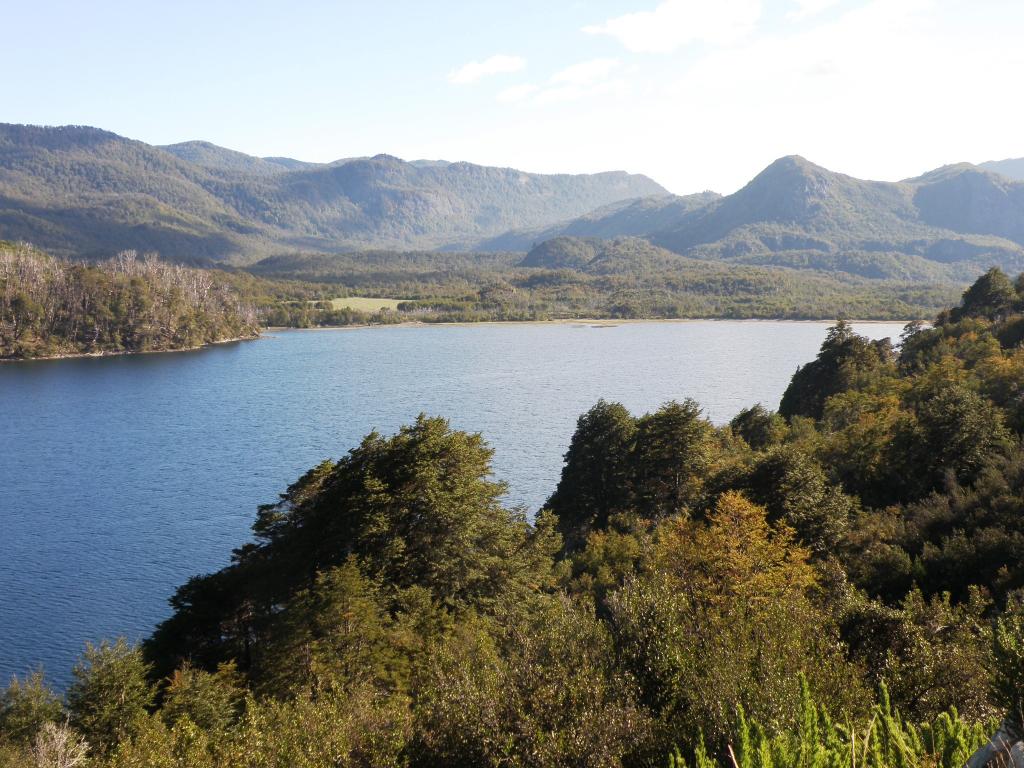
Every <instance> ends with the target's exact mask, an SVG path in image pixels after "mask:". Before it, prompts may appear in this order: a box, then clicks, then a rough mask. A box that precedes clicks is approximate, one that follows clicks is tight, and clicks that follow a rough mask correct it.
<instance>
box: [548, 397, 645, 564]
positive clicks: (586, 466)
mask: <svg viewBox="0 0 1024 768" xmlns="http://www.w3.org/2000/svg"><path fill="white" fill-rule="evenodd" d="M635 437H636V419H634V418H633V416H632V415H630V413H629V411H627V410H626V408H625V406H623V405H622V404H621V403H609V402H606V401H604V400H599V401H598V402H597V404H596V405H595V406H594V407H593V408H591V409H590V410H589V411H587V412H586V413H585V414H583V415H582V416H580V418H579V421H577V423H576V432H575V433H574V434H573V436H572V442H571V443H570V444H569V450H568V451H567V452H566V454H565V466H564V467H563V468H562V478H561V480H560V481H559V483H558V488H556V489H555V492H554V493H553V494H552V496H551V498H550V499H549V500H548V503H547V505H546V506H547V508H548V509H551V510H552V511H553V512H554V513H555V515H556V516H557V518H558V530H559V532H560V533H561V534H562V539H563V542H564V547H565V549H566V550H567V551H574V550H576V549H579V548H580V547H581V546H582V545H583V542H584V541H585V540H586V537H587V534H588V533H589V532H590V531H593V530H602V529H604V528H606V527H607V525H608V520H609V518H610V517H611V516H612V515H614V514H615V513H617V512H623V511H625V510H627V509H629V508H630V506H631V505H632V503H633V482H632V472H633V467H632V450H633V442H634V440H635Z"/></svg>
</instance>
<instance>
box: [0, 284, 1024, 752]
mask: <svg viewBox="0 0 1024 768" xmlns="http://www.w3.org/2000/svg"><path fill="white" fill-rule="evenodd" d="M1022 339H1024V279H1020V278H1019V279H1018V280H1017V282H1016V283H1014V282H1013V281H1011V280H1010V279H1009V278H1008V277H1007V276H1006V275H1005V274H1004V273H1002V272H1000V271H998V270H996V269H993V270H990V271H988V272H986V274H985V275H983V276H982V277H981V278H980V279H979V280H978V281H977V282H976V283H975V284H974V285H973V286H971V287H970V288H969V289H968V290H967V291H966V292H965V293H964V294H963V296H962V298H961V300H960V302H959V304H958V305H957V306H955V307H952V308H949V309H947V310H945V311H943V312H941V313H940V314H939V316H938V317H937V318H935V323H934V325H933V326H932V327H930V328H924V327H923V326H921V325H911V326H908V327H907V328H906V330H905V332H904V334H903V335H902V337H901V338H900V340H899V343H898V344H895V345H894V344H893V343H892V341H891V340H889V339H884V340H879V341H870V340H868V339H865V338H862V337H859V336H857V335H856V334H855V333H853V331H852V329H851V328H850V326H849V325H847V324H845V323H838V324H837V325H835V326H834V327H833V328H832V329H831V330H830V331H829V333H828V336H827V338H826V339H825V341H824V343H823V344H822V346H821V349H820V352H819V354H818V356H817V358H816V359H814V360H812V361H809V362H808V363H807V364H806V365H805V366H803V367H802V368H800V369H799V370H798V371H797V373H796V374H795V375H794V376H793V378H792V381H791V383H790V386H789V387H788V389H787V390H786V392H785V395H784V396H783V398H782V402H781V404H780V406H779V411H778V412H773V411H771V410H769V409H767V408H765V407H764V406H762V405H753V406H751V407H750V408H747V409H745V410H743V411H741V412H740V413H738V414H737V415H736V417H735V418H734V419H733V420H732V421H731V422H730V423H728V424H721V425H715V424H712V423H711V422H710V421H709V420H708V419H707V418H706V417H705V416H704V414H703V413H702V411H701V408H700V406H699V405H698V404H697V403H696V402H694V401H693V400H689V399H685V400H682V401H677V402H669V403H665V404H664V405H662V406H661V407H659V408H658V409H657V410H655V411H653V412H650V413H645V414H634V413H631V412H630V411H629V410H627V408H626V407H624V406H623V405H622V404H620V403H615V402H607V401H604V400H600V401H598V402H597V403H596V404H595V405H594V406H593V407H592V408H591V409H590V410H589V411H587V412H586V413H584V414H582V415H581V416H580V417H579V420H578V421H577V426H576V430H575V433H574V434H573V435H572V438H571V441H570V443H569V447H568V450H567V452H566V454H565V457H564V464H563V467H562V473H561V478H560V480H559V482H558V483H557V485H556V487H555V488H553V489H552V490H553V493H552V495H551V496H550V498H549V500H548V501H547V503H546V504H545V506H544V508H543V509H541V510H539V511H538V512H537V514H536V515H535V516H534V517H533V519H532V520H530V519H528V518H527V516H526V514H525V512H524V510H522V509H518V508H516V509H512V508H509V507H507V506H505V505H504V504H503V501H502V496H503V494H504V492H505V490H506V488H505V486H504V485H503V484H502V483H501V482H499V481H497V480H495V478H494V477H493V476H492V474H491V458H492V451H491V449H490V448H489V447H488V446H487V445H486V443H485V442H484V440H483V438H482V437H481V435H479V434H474V433H467V432H463V431H459V430H456V429H453V428H452V426H451V425H450V424H449V423H448V422H447V421H446V420H445V419H443V418H440V417H428V416H425V415H420V416H419V417H418V418H415V419H414V421H413V422H412V423H411V424H410V425H409V426H406V427H403V428H402V429H400V430H399V431H398V432H397V433H395V434H392V435H382V434H380V433H378V432H372V433H371V434H369V435H367V436H366V437H365V438H364V439H363V440H362V441H361V442H360V443H359V444H358V445H356V446H354V447H352V448H351V449H350V450H349V451H348V452H347V453H345V454H344V455H342V456H341V458H339V459H336V460H335V459H327V460H324V461H322V462H321V463H319V464H317V465H316V466H314V467H311V468H310V469H309V470H308V471H307V472H305V473H304V474H303V475H301V477H298V478H297V479H296V481H295V482H294V483H292V484H291V485H290V486H288V487H287V488H286V489H284V490H283V492H282V493H281V495H280V496H279V497H278V498H277V499H274V500H270V501H269V503H267V504H265V505H263V506H261V507H260V508H259V509H258V510H257V511H256V514H255V520H254V523H253V526H252V533H253V536H252V539H251V540H250V541H248V542H246V543H243V544H242V545H241V546H240V547H239V548H238V549H236V550H234V552H233V553H232V556H231V559H230V563H229V564H228V565H226V566H225V567H223V568H222V569H220V570H219V571H216V572H214V573H209V574H204V575H197V576H195V577H194V578H192V579H190V580H188V581H187V582H186V583H185V584H183V585H182V586H181V587H180V588H179V589H178V590H177V592H176V594H175V595H174V597H173V598H172V599H171V601H170V602H171V609H172V612H171V614H170V616H169V618H168V619H167V620H166V621H164V622H163V623H161V624H160V625H159V626H158V627H157V628H156V630H155V632H154V633H153V635H152V636H151V637H150V638H149V639H148V640H147V641H146V642H145V643H144V644H143V645H142V646H141V647H132V646H130V645H129V644H128V643H127V642H126V641H124V640H120V641H116V642H103V643H101V644H99V645H97V646H88V647H87V648H86V650H85V652H84V654H83V656H82V659H81V662H80V663H79V664H78V665H77V666H76V667H75V669H74V681H73V683H72V684H71V686H70V687H69V689H68V690H67V692H66V694H65V696H63V697H58V696H57V695H56V694H55V693H53V692H52V691H51V690H50V689H49V688H48V687H47V686H46V684H45V679H44V677H43V674H42V672H35V673H29V674H27V675H26V676H25V677H23V678H15V679H14V680H13V681H12V682H11V683H10V685H9V686H8V687H7V688H6V689H5V690H4V691H2V692H0V764H2V765H4V766H11V768H39V766H57V765H60V766H74V765H88V766H93V767H95V768H143V767H145V768H281V767H283V766H305V767H306V768H339V767H340V768H380V767H381V766H389V767H391V768H428V767H430V768H433V767H434V766H457V767H459V768H567V767H569V766H572V767H573V768H575V767H577V766H582V767H584V768H656V767H657V766H665V765H666V764H667V765H668V766H669V767H670V768H683V767H684V766H695V767H696V768H719V767H725V766H730V768H815V767H818V768H821V767H822V766H831V768H963V766H964V765H968V764H969V765H970V766H971V768H991V766H1008V765H1013V763H1011V762H1010V758H1011V757H1013V756H1016V755H1020V754H1021V753H1022V751H1024V742H1022V733H1024V447H1022V443H1021V437H1022V434H1024V399H1022V392H1024V389H1022V387H1024V375H1022V371H1024V346H1022V343H1021V342H1022ZM200 504H201V502H200ZM206 511H207V512H208V513H211V514H212V513H215V512H216V510H206ZM997 728H998V732H997V731H996V729H997ZM993 733H996V735H995V736H993V738H992V740H991V742H990V741H989V737H990V736H992V734H993ZM986 744H987V745H988V746H987V747H986ZM979 748H984V749H986V750H987V751H986V752H983V753H982V754H981V756H980V757H978V759H976V760H974V761H972V762H970V763H968V759H969V758H970V757H971V755H972V753H974V752H975V750H978V749H979ZM1011 750H1013V753H1012V754H1011ZM40 756H42V757H40ZM58 758H60V760H58ZM989 758H992V759H993V760H994V761H993V762H991V763H990V762H989ZM86 760H88V762H85V761H86Z"/></svg>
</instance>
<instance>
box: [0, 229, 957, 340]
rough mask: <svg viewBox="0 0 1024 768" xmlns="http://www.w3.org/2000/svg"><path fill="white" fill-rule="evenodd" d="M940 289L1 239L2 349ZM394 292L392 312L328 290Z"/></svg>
mask: <svg viewBox="0 0 1024 768" xmlns="http://www.w3.org/2000/svg"><path fill="white" fill-rule="evenodd" d="M956 293H957V288H956V287H955V286H953V285H951V284H948V283H911V282H900V281H894V280H868V279H867V278H860V277H855V276H850V275H846V276H843V275H830V274H826V273H818V272H811V271H798V270H792V269H785V268H774V267H750V266H736V265H721V264H713V263H710V262H705V261H700V260H696V259H688V258H685V257H683V256H679V255H678V254H675V253H671V252H669V251H666V250H664V249H662V248H658V247H657V246H654V245H651V244H650V243H648V242H647V241H645V240H642V239H639V238H619V239H617V240H597V239H580V238H568V237H561V238H555V239H553V240H549V241H546V242H544V243H541V244H540V245H538V246H537V247H535V248H534V249H533V250H531V251H530V252H529V253H528V254H526V256H525V257H524V256H523V255H522V254H515V253H498V254H475V253H474V254H465V253H432V252H394V251H368V252H361V253H353V254H340V255H334V256H322V255H291V256H276V257H272V258H268V259H265V260H264V261H261V262H259V263H258V264H256V265H255V266H253V267H251V268H249V269H247V270H242V269H237V268H228V269H222V270H220V269H218V270H213V269H196V268H188V267H184V266H180V265H176V264H172V263H169V262H164V261H161V260H158V259H157V258H155V257H153V256H146V257H144V258H138V257H136V256H134V255H132V254H131V253H130V252H126V254H122V255H121V256H118V257H117V258H115V259H112V260H109V261H106V262H102V263H99V264H93V265H90V264H86V263H82V262H72V261H65V260H60V259H54V258H52V257H50V256H48V255H46V254H44V253H42V252H41V251H38V250H36V249H34V248H32V247H29V246H26V245H15V244H10V243H7V244H5V243H0V357H7V358H28V357H45V356H55V355H67V354H101V353H112V352H143V351H157V350H171V349H187V348H191V347H197V346H201V345H203V344H208V343H211V342H216V341H220V340H223V339H230V338H250V337H254V336H255V335H256V334H257V333H258V331H259V328H260V327H267V326H270V327H292V328H312V327H328V326H347V325H365V324H390V323H400V322H426V323H437V322H476V321H516V320H518V321H537V320H562V319H569V320H571V319H591V318H604V319H676V318H742V319H747V318H760V319H768V318H782V319H831V318H834V317H836V316H837V315H838V316H840V317H855V318H859V319H867V320H876V319H877V320H891V319H907V318H926V317H932V316H934V315H935V314H936V313H937V312H938V311H940V309H941V308H942V307H944V306H947V305H948V304H949V303H950V302H951V301H952V300H953V299H954V298H955V296H956ZM349 296H372V297H380V298H389V299H398V300H399V303H398V305H397V309H396V310H383V311H376V312H367V311H361V310H358V309H351V308H347V307H338V306H336V305H335V304H333V303H332V300H333V299H343V298H345V297H349Z"/></svg>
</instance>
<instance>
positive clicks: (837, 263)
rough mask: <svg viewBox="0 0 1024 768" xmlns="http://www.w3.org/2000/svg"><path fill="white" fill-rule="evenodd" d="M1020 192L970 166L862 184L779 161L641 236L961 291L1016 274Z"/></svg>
mask: <svg viewBox="0 0 1024 768" xmlns="http://www.w3.org/2000/svg"><path fill="white" fill-rule="evenodd" d="M1022 200H1024V185H1022V184H1017V183H1015V182H1011V181H1008V180H1006V179H1003V178H1001V177H999V176H996V175H994V174H991V173H986V172H984V171H980V170H978V169H976V168H974V167H973V166H951V167H949V168H944V169H940V170H938V171H933V172H932V173H929V174H926V175H924V176H921V177H919V178H917V179H911V180H908V181H905V182H899V183H890V182H876V181H862V180H860V179H855V178H852V177H850V176H845V175H843V174H839V173H834V172H832V171H829V170H827V169H825V168H822V167H820V166H817V165H814V164H813V163H810V162H808V161H807V160H805V159H803V158H801V157H784V158H781V159H779V160H777V161H775V162H774V163H772V164H771V165H770V166H768V167H767V168H766V169H765V170H764V171H762V172H761V173H760V174H758V175H757V176H756V177H755V178H754V179H753V180H752V181H751V182H750V183H749V184H747V185H746V186H745V187H743V189H741V190H739V191H738V192H736V193H735V194H732V195H729V196H728V197H724V198H722V199H721V200H718V201H716V202H713V203H711V204H710V205H708V206H706V207H705V208H703V209H701V210H700V211H698V212H696V213H695V214H691V215H689V216H686V217H682V218H681V219H680V220H679V222H678V223H676V224H675V225H673V226H670V227H667V228H665V229H662V230H660V231H656V232H652V233H649V237H650V239H651V240H652V242H654V243H656V244H658V245H661V246H663V247H665V248H668V249H670V250H673V251H676V252H677V253H682V254H686V255H689V256H693V257H696V258H703V259H713V260H722V261H729V262H736V263H745V264H761V265H777V266H789V267H798V268H816V269H825V270H829V271H842V272H850V273H853V274H859V275H862V276H865V277H871V278H898V279H906V280H928V279H930V280H943V279H945V280H952V281H966V280H968V279H971V278H973V277H974V276H976V275H977V274H978V273H980V272H981V271H983V270H984V269H985V268H986V267H988V266H990V265H992V264H998V265H1000V266H1002V267H1004V268H1007V269H1013V270H1019V269H1020V268H1021V267H1022V266H1024V247H1022V244H1024V227H1022V224H1024V215H1022V214H1024V204H1022V202H1021V201H1022Z"/></svg>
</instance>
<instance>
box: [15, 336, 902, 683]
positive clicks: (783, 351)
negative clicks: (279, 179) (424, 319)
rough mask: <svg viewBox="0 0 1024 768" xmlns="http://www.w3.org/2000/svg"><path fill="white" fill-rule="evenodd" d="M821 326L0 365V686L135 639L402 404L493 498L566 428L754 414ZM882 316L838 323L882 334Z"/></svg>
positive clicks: (544, 456) (552, 454) (432, 339)
mask: <svg viewBox="0 0 1024 768" xmlns="http://www.w3.org/2000/svg"><path fill="white" fill-rule="evenodd" d="M827 327H828V326H827V324H825V323H788V322H728V321H695V322H685V323H628V324H623V325H619V326H614V327H593V326H591V325H588V324H579V325H576V324H533V325H531V324H523V325H520V324H504V325H468V326H436V327H390V328H389V327H384V328H367V329H358V330H341V331H286V332H275V333H273V334H271V335H269V336H267V337H265V338H263V339H261V340H259V341H253V342H243V343H237V344H230V345H223V346H218V347H213V348H210V349H206V350H202V351H199V352H188V353H175V354H156V355H138V356H130V357H108V358H89V359H75V360H56V361H36V362H27V363H9V364H3V365H0V678H2V679H6V678H8V677H9V676H10V675H11V674H13V673H15V672H17V673H22V672H24V671H25V670H26V669H28V668H29V667H30V666H32V665H34V664H36V663H43V664H44V665H45V667H46V669H47V671H48V673H49V675H50V677H51V678H52V679H53V680H55V681H57V683H58V684H61V683H64V682H66V681H67V679H68V673H69V670H70V667H71V665H72V664H73V662H74V659H75V658H76V656H77V655H78V654H79V652H80V651H81V648H82V645H83V644H84V642H85V641H86V640H97V639H99V638H102V637H114V636H117V635H125V636H127V637H128V638H130V639H133V640H134V639H139V638H141V637H144V636H145V635H147V634H148V633H149V632H150V631H151V629H152V627H153V625H154V624H155V623H156V622H157V621H159V620H160V619H162V618H164V617H165V616H166V615H167V613H168V608H167V603H166V600H167V598H168V597H169V596H170V595H171V594H172V592H173V590H174V588H175V587H176V586H177V585H179V584H180V583H182V582H183V581H184V580H185V579H187V578H188V577H189V576H190V575H192V574H194V573H201V572H209V571H211V570H215V569H217V568H219V567H221V566H223V565H224V564H225V563H226V562H227V561H228V558H229V556H230V552H231V549H232V548H233V547H236V546H238V545H239V544H241V543H243V542H244V541H245V540H246V538H247V537H248V533H249V530H248V529H249V525H250V523H251V522H252V519H253V517H254V514H255V510H256V506H257V505H258V504H261V503H265V502H268V501H273V500H274V499H275V498H276V494H277V493H278V492H279V491H281V490H283V489H284V487H285V486H286V485H288V484H289V483H290V482H292V481H293V480H295V479H296V478H297V477H298V476H299V475H300V474H301V473H302V472H303V471H305V470H306V469H308V468H309V467H311V466H312V465H314V464H315V463H317V462H319V461H321V460H322V459H324V458H328V457H331V458H338V457H340V456H342V455H343V454H344V453H345V452H346V451H347V450H349V449H350V448H352V447H353V446H354V445H356V444H357V443H358V441H359V440H360V438H361V437H362V436H363V435H365V434H366V433H367V432H369V431H370V430H371V429H378V430H380V431H382V432H384V433H390V432H393V431H394V430H396V429H397V428H398V427H399V426H401V425H402V424H407V423H409V422H410V421H411V420H412V419H414V418H415V417H416V415H417V414H418V413H420V412H421V411H422V412H426V413H428V414H440V415H443V416H446V417H448V418H449V419H451V421H452V423H453V424H454V425H455V426H456V427H459V428H462V429H469V430H474V431H479V432H482V433H483V435H484V437H485V438H486V439H487V440H488V441H489V442H490V444H491V445H492V446H493V447H494V449H495V456H494V468H495V473H496V475H497V476H498V477H499V478H501V479H504V480H506V481H507V482H508V483H509V485H510V492H509V503H516V504H525V505H526V506H528V507H529V508H530V509H536V508H537V507H538V506H539V505H541V504H542V503H543V501H544V500H545V499H546V498H547V496H548V495H549V494H550V493H551V491H552V490H554V487H555V484H556V483H557V481H558V476H559V473H560V471H561V457H562V454H563V453H564V451H565V448H566V446H567V444H568V441H569V439H570V437H571V436H572V432H573V429H574V426H575V422H576V419H577V417H578V416H579V415H580V414H581V413H582V412H583V411H585V410H586V409H588V408H589V407H590V406H591V405H593V404H594V402H596V401H597V399H598V398H600V397H604V398H606V399H609V400H619V401H621V402H622V403H624V404H625V405H626V406H627V407H629V408H630V409H631V410H633V411H634V412H636V413H642V412H645V411H648V410H652V409H654V408H657V406H658V405H659V404H661V403H663V402H664V401H666V400H669V399H673V398H675V399H682V398H684V397H693V398H695V399H696V400H698V401H699V402H700V403H701V404H702V405H703V406H704V407H705V409H706V413H707V414H708V415H709V416H710V417H711V418H712V419H713V420H714V421H715V422H718V423H721V422H724V421H727V420H728V419H729V418H731V417H732V416H733V415H734V414H735V413H736V412H737V411H738V410H739V409H740V408H743V407H745V406H748V405H752V404H753V403H756V402H763V403H765V404H766V405H769V406H771V407H775V406H776V405H777V404H778V400H779V397H780V396H781V394H782V392H783V390H784V389H785V387H786V384H787V383H788V380H789V377H790V376H791V375H792V373H793V371H794V370H795V369H796V367H797V365H799V364H801V363H803V362H806V361H808V360H810V359H812V358H813V357H814V355H815V354H816V352H817V350H818V347H819V345H820V344H821V341H822V339H823V338H824V337H825V332H826V329H827ZM901 327H902V326H901V324H898V323H878V324H865V325H858V326H856V328H857V330H858V331H859V332H860V333H863V334H865V335H869V336H871V337H873V338H880V337H883V336H891V337H894V338H895V337H897V336H898V335H899V332H900V330H901Z"/></svg>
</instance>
